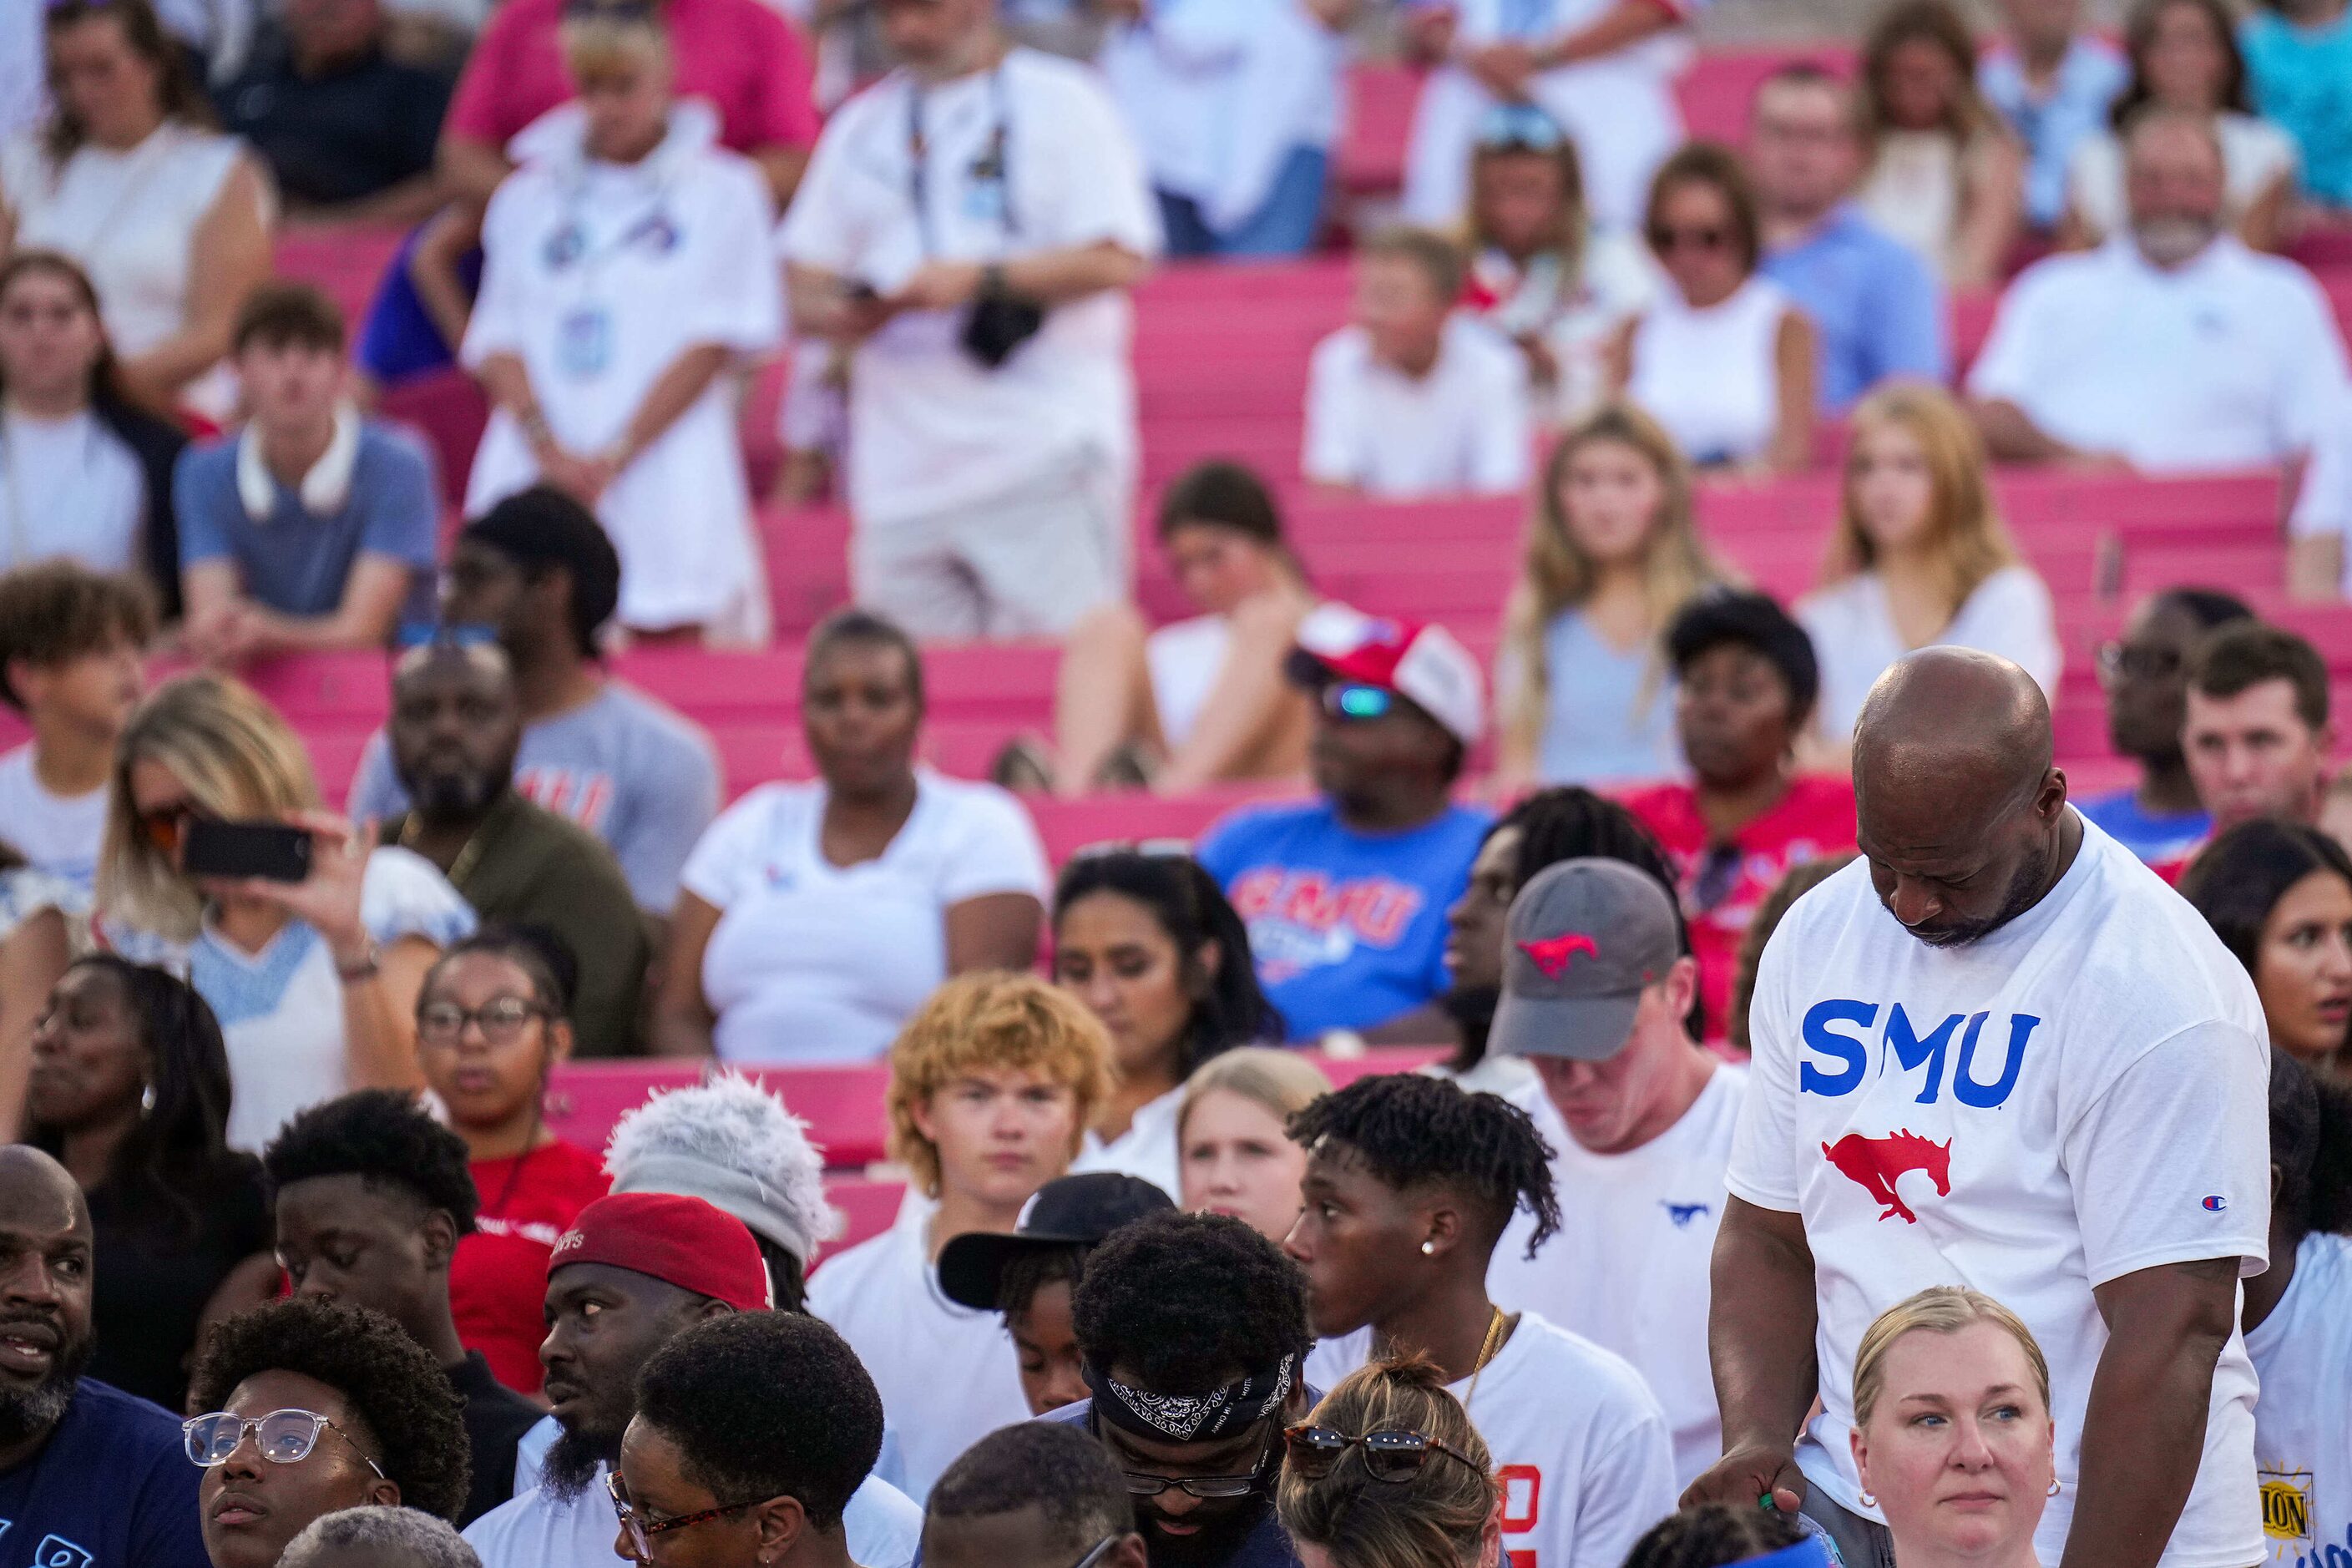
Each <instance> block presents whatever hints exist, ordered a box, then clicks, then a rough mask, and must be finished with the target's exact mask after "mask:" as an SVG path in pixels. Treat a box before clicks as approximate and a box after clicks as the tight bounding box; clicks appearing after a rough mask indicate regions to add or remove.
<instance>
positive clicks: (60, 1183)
mask: <svg viewBox="0 0 2352 1568" xmlns="http://www.w3.org/2000/svg"><path fill="white" fill-rule="evenodd" d="M92 1267H93V1260H92V1244H91V1240H90V1228H89V1207H88V1205H85V1204H84V1203H83V1202H82V1195H81V1189H80V1188H79V1186H77V1185H75V1184H74V1179H73V1177H72V1176H70V1175H68V1173H66V1168H65V1167H64V1166H63V1165H60V1164H58V1163H57V1162H56V1161H55V1160H52V1159H50V1158H49V1157H48V1156H47V1154H44V1153H41V1152H38V1151H37V1150H33V1149H28V1148H26V1147H25V1146H24V1145H22V1144H17V1145H15V1146H13V1147H8V1148H0V1565H5V1568H48V1565H49V1564H52V1563H76V1564H86V1565H88V1568H206V1560H205V1544H204V1537H203V1534H202V1532H201V1531H200V1529H199V1527H198V1525H197V1521H196V1483H197V1480H198V1479H199V1476H198V1472H197V1470H196V1468H195V1467H194V1465H191V1464H189V1463H188V1458H187V1453H186V1451H185V1449H184V1447H183V1445H182V1442H181V1438H180V1424H179V1422H178V1421H177V1420H176V1419H174V1418H173V1416H171V1415H168V1414H166V1413H165V1412H163V1410H160V1409H158V1408H157V1407H156V1406H154V1405H150V1404H148V1403H147V1402H146V1401H145V1400H143V1399H133V1398H132V1397H131V1395H129V1394H124V1393H122V1392H121V1391H120V1390H117V1389H113V1388H109V1387H108V1386H107V1385H106V1384H102V1383H99V1382H97V1381H95V1380H93V1379H90V1378H86V1377H84V1376H82V1369H83V1368H84V1367H85V1366H87V1365H89V1355H90V1351H91V1349H92V1345H93V1342H92V1339H91V1335H90V1326H89V1325H90V1320H89V1306H90V1285H91V1270H92Z"/></svg>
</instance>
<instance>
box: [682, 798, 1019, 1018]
mask: <svg viewBox="0 0 2352 1568" xmlns="http://www.w3.org/2000/svg"><path fill="white" fill-rule="evenodd" d="M915 782H916V795H915V809H914V813H913V815H911V816H908V818H907V825H906V826H904V827H901V828H900V829H898V837H896V838H893V839H892V840H890V843H889V845H888V847H887V848H885V849H884V850H883V851H882V854H881V856H880V858H877V859H873V860H865V861H860V862H859V863H858V864H856V865H855V866H836V865H835V864H833V863H832V862H831V861H830V860H827V859H826V858H824V848H823V847H822V844H821V842H820V840H821V838H822V837H823V834H824V784H823V783H822V782H815V781H813V782H811V783H807V784H762V785H761V786H760V787H759V788H757V789H755V790H753V791H751V794H749V795H745V796H744V797H743V798H742V799H741V800H739V801H737V802H736V803H735V804H734V805H731V806H730V807H728V808H727V809H726V810H725V811H723V812H721V813H720V814H719V820H718V821H716V822H714V823H712V824H711V825H710V827H709V831H708V832H706V833H704V834H703V836H702V837H701V839H700V841H699V842H698V843H697V844H696V845H695V847H694V853H693V854H691V855H689V856H688V857H687V859H686V869H685V870H684V871H682V872H681V873H680V874H679V878H678V880H679V884H680V886H682V887H684V888H685V889H686V890H687V891H688V892H689V893H692V894H693V895H694V896H695V897H697V898H698V899H700V900H703V902H705V903H707V904H709V905H710V906H711V907H712V908H714V909H716V910H719V924H718V926H717V927H716V928H715V929H714V930H713V931H711V933H710V944H709V947H708V948H706V949H705V950H704V952H703V955H702V993H703V996H704V998H705V999H706V1000H707V1001H708V1002H709V1005H710V1010H711V1012H712V1013H714V1014H716V1015H717V1016H718V1019H719V1024H718V1027H717V1028H716V1030H715V1031H714V1032H713V1038H714V1043H715V1044H716V1046H717V1048H718V1051H719V1056H720V1057H722V1058H725V1059H726V1060H729V1061H744V1062H793V1063H801V1064H806V1063H812V1062H858V1061H872V1060H874V1059H875V1058H877V1057H879V1056H881V1055H882V1054H883V1053H884V1052H885V1051H887V1050H888V1049H889V1048H890V1042H891V1040H892V1039H893V1038H895V1037H897V1035H898V1026H900V1025H901V1024H903V1023H905V1022H906V1020H907V1018H908V1016H909V1015H910V1014H912V1013H913V1012H914V1011H915V1009H916V1008H917V1007H919V1006H920V1005H922V1003H923V999H924V998H925V997H927V996H929V994H931V993H932V992H933V991H934V990H936V989H938V987H939V984H940V982H941V981H943V980H945V979H946V978H947V974H948V939H947V921H946V914H947V910H948V909H949V907H950V906H951V905H954V904H960V903H962V902H963V901H964V900H967V899H977V898H981V897H983V896H985V895H987V894H990V893H1027V894H1029V895H1030V896H1031V897H1033V898H1034V899H1036V900H1038V901H1039V902H1040V903H1043V902H1044V901H1045V898H1046V897H1047V894H1048V890H1049V889H1051V887H1052V885H1053V879H1052V876H1051V874H1050V873H1049V872H1048V870H1047V869H1046V866H1045V847H1044V846H1043V845H1041V844H1040V843H1039V842H1038V840H1037V830H1036V828H1035V827H1034V826H1032V825H1031V824H1030V821H1029V814H1028V813H1027V812H1026V811H1025V810H1024V809H1023V808H1022V805H1021V803H1020V802H1019V801H1017V800H1015V799H1013V797H1012V796H1011V795H1007V794H1005V793H1004V792H1003V790H1001V789H998V788H997V787H996V786H995V785H993V784H971V783H967V782H965V781H963V780H961V779H948V778H941V777H940V775H939V774H937V773H932V772H931V771H930V770H929V769H928V768H918V769H917V770H916V771H915Z"/></svg>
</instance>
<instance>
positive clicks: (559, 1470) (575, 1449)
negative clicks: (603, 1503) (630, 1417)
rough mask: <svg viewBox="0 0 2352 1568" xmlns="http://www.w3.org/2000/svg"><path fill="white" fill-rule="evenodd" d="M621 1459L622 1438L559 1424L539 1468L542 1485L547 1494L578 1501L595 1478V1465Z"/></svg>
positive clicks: (614, 1462)
mask: <svg viewBox="0 0 2352 1568" xmlns="http://www.w3.org/2000/svg"><path fill="white" fill-rule="evenodd" d="M620 1460H621V1440H620V1438H619V1437H618V1436H613V1437H607V1436H604V1435H603V1434H602V1433H598V1432H588V1431H583V1430H580V1429H578V1428H576V1427H572V1426H562V1425H561V1424H560V1423H559V1430H558V1431H557V1433H556V1437H555V1441H554V1442H552V1443H551V1444H549V1445H548V1447H547V1458H546V1459H545V1460H544V1461H543V1462H541V1465H540V1467H539V1484H540V1485H541V1486H543V1487H545V1488H546V1489H547V1490H548V1495H549V1496H551V1497H552V1498H554V1499H555V1500H556V1501H558V1502H561V1503H571V1502H576V1501H578V1500H579V1499H580V1494H581V1493H582V1492H584V1491H586V1490H587V1489H588V1483H589V1482H590V1481H593V1480H594V1479H596V1467H597V1466H599V1465H616V1464H618V1463H620Z"/></svg>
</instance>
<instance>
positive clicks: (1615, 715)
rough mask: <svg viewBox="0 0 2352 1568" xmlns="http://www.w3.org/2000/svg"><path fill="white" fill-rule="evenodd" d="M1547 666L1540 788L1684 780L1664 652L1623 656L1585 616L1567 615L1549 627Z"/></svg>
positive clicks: (1637, 650) (1639, 650)
mask: <svg viewBox="0 0 2352 1568" xmlns="http://www.w3.org/2000/svg"><path fill="white" fill-rule="evenodd" d="M1544 661H1545V667H1546V668H1547V670H1548V671H1549V700H1548V702H1547V706H1546V709H1545V712H1544V727H1543V739H1542V742H1541V743H1540V744H1539V745H1538V748H1537V752H1536V772H1537V776H1538V778H1539V779H1540V780H1541V781H1542V782H1543V783H1545V784H1593V783H1596V782H1602V781H1607V782H1620V781H1627V780H1639V779H1659V778H1670V777H1673V776H1675V775H1677V774H1679V773H1681V772H1682V764H1681V761H1680V758H1679V756H1678V754H1677V745H1676V742H1675V687H1674V674H1673V671H1672V670H1671V669H1670V668H1667V665H1666V662H1665V658H1664V652H1663V650H1657V651H1654V650H1653V648H1652V647H1648V646H1643V647H1636V648H1633V649H1632V650H1631V651H1621V650H1619V649H1617V648H1615V647H1611V646H1610V644H1609V642H1608V641H1607V639H1605V638H1603V637H1601V634H1600V633H1599V632H1597V631H1595V630H1594V629H1593V627H1592V625H1591V622H1589V621H1587V620H1586V619H1585V617H1584V613H1583V612H1582V611H1581V610H1562V611H1561V612H1560V613H1559V615H1557V616H1553V617H1552V619H1551V624H1550V625H1549V626H1546V627H1544ZM1645 687H1646V688H1647V689H1648V691H1647V696H1648V700H1647V701H1646V702H1645V701H1644V700H1643V689H1644V688H1645Z"/></svg>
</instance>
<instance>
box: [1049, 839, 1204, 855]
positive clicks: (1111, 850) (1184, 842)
mask: <svg viewBox="0 0 2352 1568" xmlns="http://www.w3.org/2000/svg"><path fill="white" fill-rule="evenodd" d="M1109 855H1139V856H1141V857H1142V858H1144V859H1146V860H1190V859H1191V858H1192V840H1191V839H1189V838H1104V839H1098V840H1097V841H1096V842H1095V843H1092V844H1083V845H1080V846H1079V847H1077V848H1076V849H1073V850H1071V851H1070V858H1071V859H1072V860H1099V859H1102V858H1104V857H1106V856H1109Z"/></svg>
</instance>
